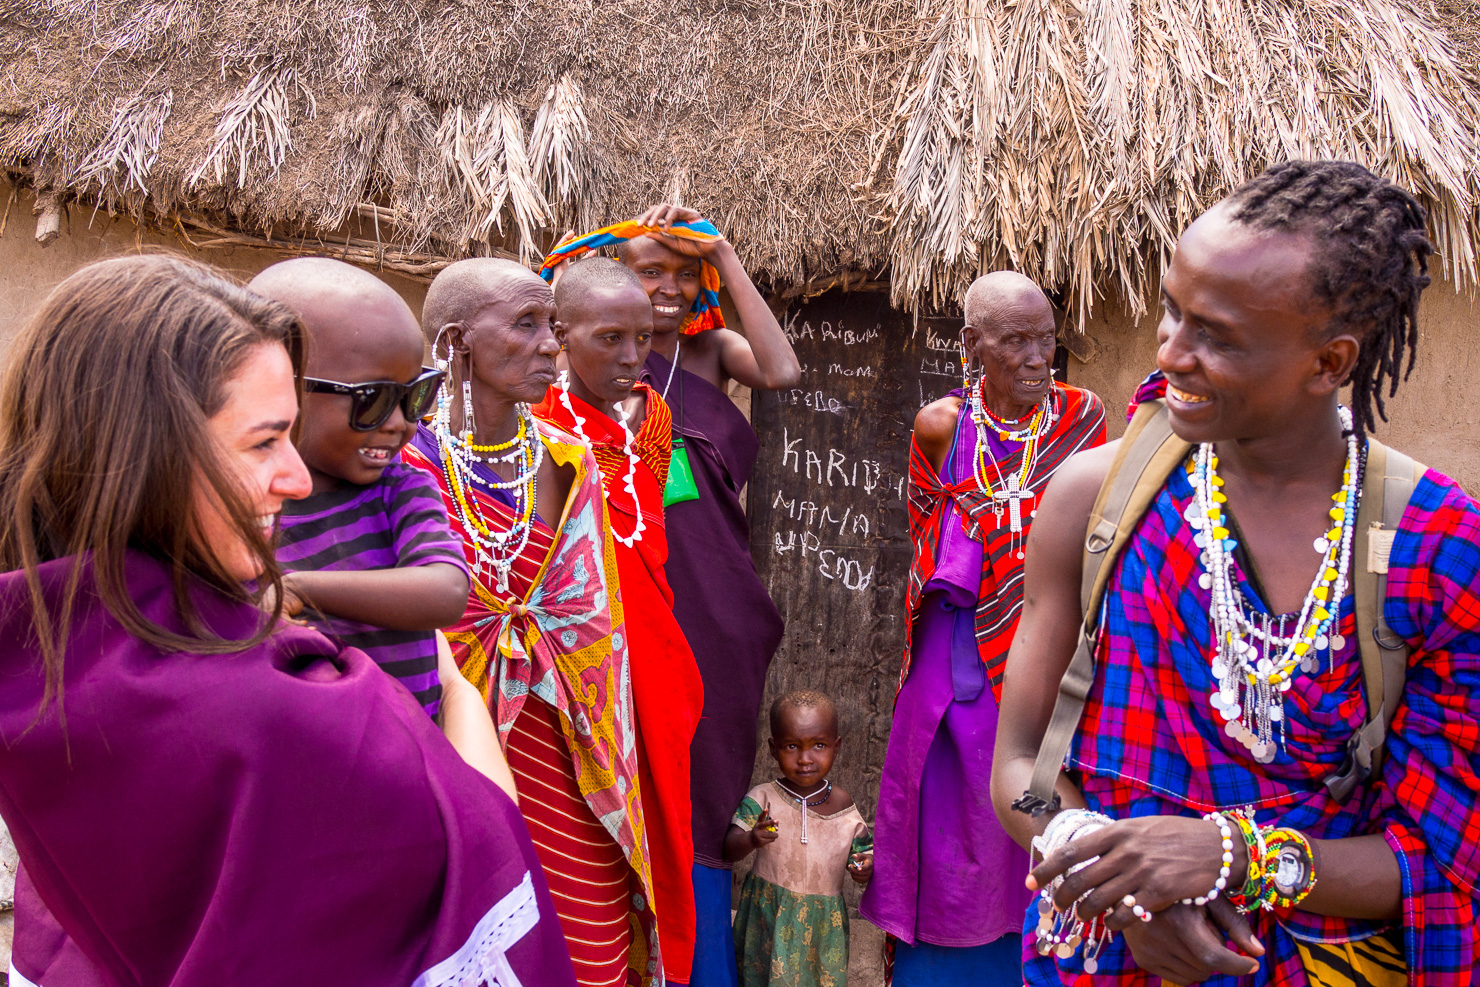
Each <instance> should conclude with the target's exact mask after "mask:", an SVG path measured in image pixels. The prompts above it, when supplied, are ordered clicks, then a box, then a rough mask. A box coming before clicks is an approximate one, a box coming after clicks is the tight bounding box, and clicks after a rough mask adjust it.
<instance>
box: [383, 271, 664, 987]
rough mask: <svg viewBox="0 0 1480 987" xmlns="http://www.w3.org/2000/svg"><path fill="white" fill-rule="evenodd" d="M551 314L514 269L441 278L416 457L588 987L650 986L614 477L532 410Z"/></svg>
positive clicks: (483, 677) (463, 632)
mask: <svg viewBox="0 0 1480 987" xmlns="http://www.w3.org/2000/svg"><path fill="white" fill-rule="evenodd" d="M553 314H554V298H553V297H552V295H551V293H550V289H549V287H548V286H547V285H546V284H545V283H544V282H543V281H541V280H540V279H539V278H538V277H537V276H535V275H534V274H533V273H531V272H530V271H529V270H527V269H526V268H523V267H521V266H519V265H518V264H515V263H513V262H511V261H500V260H492V259H484V258H479V259H473V260H465V261H460V262H458V263H456V264H453V265H452V266H450V267H448V268H447V269H446V270H444V271H443V272H442V273H441V274H439V275H438V276H437V279H436V280H435V281H434V282H433V283H432V286H431V288H430V289H429V290H428V292H427V300H426V304H425V306H424V308H423V310H422V324H423V328H424V329H425V330H426V332H427V335H428V337H429V338H430V339H431V340H432V341H433V351H434V358H435V359H439V360H443V359H445V360H446V361H447V362H448V364H449V366H448V369H449V370H450V372H451V373H450V380H451V385H450V387H449V388H448V393H446V394H445V395H444V399H443V401H442V403H441V405H440V407H439V408H438V412H437V416H436V421H435V423H434V424H433V425H432V426H431V427H427V426H423V427H422V428H421V430H420V431H419V433H418V435H417V437H416V438H415V439H414V440H412V444H411V445H410V446H408V447H407V448H406V450H405V452H404V453H403V456H404V457H405V459H406V461H407V462H408V463H410V464H411V465H413V466H417V467H419V468H421V469H425V470H427V471H428V472H430V473H431V474H432V475H433V476H434V477H435V478H436V480H437V482H438V484H439V485H440V486H441V489H442V492H443V497H444V499H445V501H446V503H447V505H448V511H449V513H450V514H451V515H452V526H453V530H454V531H455V532H457V533H459V534H460V535H461V536H462V538H463V540H464V542H465V545H466V548H467V558H468V564H469V565H470V566H471V567H472V569H473V593H472V596H471V598H470V599H469V601H468V611H467V614H466V615H465V616H464V618H463V620H462V621H461V622H460V623H459V624H458V625H457V626H456V627H453V628H451V629H449V630H448V632H447V636H448V637H449V638H450V639H451V640H452V642H453V648H454V651H455V652H456V653H457V655H458V658H459V661H460V663H461V665H462V668H463V669H464V671H465V673H466V674H467V677H468V679H469V680H470V681H472V682H473V683H474V684H475V685H477V686H478V687H479V688H480V689H481V690H482V691H483V694H484V696H485V698H486V699H487V701H488V703H489V706H490V707H491V708H492V709H493V712H494V721H495V723H497V725H498V729H499V732H500V735H501V736H502V737H503V740H504V744H505V747H506V750H507V752H508V757H509V766H510V767H511V768H512V769H513V771H514V776H515V778H516V779H517V782H518V787H519V808H520V811H522V812H523V813H524V818H525V821H526V822H527V823H528V824H529V830H530V833H531V835H532V836H533V837H534V841H535V846H536V847H537V848H538V850H539V854H540V860H541V862H542V863H543V864H544V865H545V873H546V875H547V876H548V878H549V881H550V890H551V893H552V894H553V895H554V898H555V907H556V910H557V911H558V912H559V914H560V921H561V924H562V925H563V926H564V929H565V935H566V941H567V943H568V944H569V946H570V952H571V959H572V960H573V961H574V962H575V968H576V976H577V979H578V980H579V981H580V982H581V983H582V984H588V985H592V987H607V985H612V984H625V983H627V982H628V971H629V968H630V969H631V971H632V972H633V974H634V976H635V977H636V978H638V979H639V980H640V982H641V983H648V982H649V981H651V980H652V979H653V978H654V977H657V976H660V975H661V974H660V971H661V969H662V967H661V963H660V958H659V955H658V950H657V938H656V935H655V933H654V924H653V917H652V916H653V912H652V905H651V901H652V885H651V878H650V873H649V868H648V845H647V840H646V837H645V835H644V828H643V815H642V806H643V801H642V797H641V795H640V791H641V786H640V784H639V781H638V767H637V747H636V735H635V730H634V727H633V722H632V705H631V696H630V680H629V675H628V667H627V642H626V635H625V633H624V631H623V628H622V622H623V621H622V616H623V607H622V603H621V594H620V592H619V588H618V581H617V571H616V560H615V557H614V555H613V550H612V544H611V541H610V540H609V538H608V535H607V532H608V527H607V522H606V519H605V506H604V502H603V500H602V495H601V481H600V474H599V473H598V471H597V466H596V462H595V460H594V459H592V458H591V454H590V453H589V452H588V451H587V450H586V449H584V448H583V447H582V446H581V444H580V443H579V442H578V441H577V440H576V439H574V438H573V437H571V436H569V435H567V434H565V433H563V432H560V431H558V430H556V429H553V428H551V427H550V426H548V425H545V424H543V423H541V422H539V421H538V420H537V419H535V417H534V415H533V414H532V413H531V411H530V403H532V402H535V401H538V400H539V399H540V398H541V397H542V396H543V395H544V393H545V389H546V388H547V387H548V386H549V385H550V384H551V383H552V382H553V381H554V380H555V354H556V353H557V352H559V347H558V345H557V344H556V342H555V337H554V336H553V335H552V334H551V331H550V322H551V318H552V316H553Z"/></svg>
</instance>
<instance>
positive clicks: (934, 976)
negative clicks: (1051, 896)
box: [893, 936, 1023, 987]
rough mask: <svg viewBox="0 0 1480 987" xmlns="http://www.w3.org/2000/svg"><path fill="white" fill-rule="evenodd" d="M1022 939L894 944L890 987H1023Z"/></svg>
mask: <svg viewBox="0 0 1480 987" xmlns="http://www.w3.org/2000/svg"><path fill="white" fill-rule="evenodd" d="M1022 984H1023V937H1022V936H1003V937H1002V938H1001V939H996V940H993V941H992V942H989V943H987V944H986V945H983V946H964V947H962V946H933V945H931V944H930V943H928V942H917V943H915V945H913V946H911V945H909V944H908V943H905V942H902V941H899V940H896V941H895V944H894V982H893V987H1022Z"/></svg>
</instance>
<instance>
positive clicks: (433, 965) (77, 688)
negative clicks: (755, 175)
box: [0, 553, 575, 987]
mask: <svg viewBox="0 0 1480 987" xmlns="http://www.w3.org/2000/svg"><path fill="white" fill-rule="evenodd" d="M71 563H72V560H70V559H68V560H61V561H57V562H51V563H47V564H46V565H43V566H42V567H41V576H42V580H43V583H44V585H45V592H46V595H47V597H48V599H49V600H52V601H54V600H55V599H56V598H57V597H58V595H59V593H60V591H61V587H62V584H63V580H64V579H65V578H66V575H67V572H68V571H69V569H70V566H71ZM127 580H128V586H129V591H130V593H131V594H132V596H133V598H134V600H135V601H136V602H137V603H138V606H139V609H140V610H141V611H142V613H143V614H144V616H145V617H146V618H149V619H151V620H154V621H156V622H159V623H161V624H163V625H165V626H172V627H175V628H177V629H178V628H179V627H180V621H179V618H178V616H177V614H176V612H175V607H174V605H173V601H172V594H171V590H170V572H169V569H168V568H167V567H166V566H165V565H164V564H162V563H160V562H158V561H156V560H154V559H152V558H150V557H148V556H145V555H143V554H142V553H135V554H132V555H131V556H130V558H129V560H128V563H127ZM88 582H89V576H88V575H87V574H84V577H83V584H84V587H86V586H87V585H88ZM196 599H197V600H198V601H199V605H200V609H201V613H202V615H203V617H204V618H205V620H206V622H207V624H208V626H210V627H211V628H212V629H213V630H215V631H216V632H217V633H219V634H222V635H229V636H232V637H244V636H246V635H247V634H248V633H249V632H250V630H251V628H252V627H253V626H254V621H257V620H260V619H261V617H260V615H259V614H258V613H257V612H256V611H255V609H254V608H252V607H250V606H248V605H243V604H238V603H233V602H230V601H228V600H226V599H225V598H223V597H221V596H219V595H217V594H215V593H213V592H211V591H209V590H207V589H204V588H201V589H199V590H198V591H197V592H196ZM53 612H55V611H53ZM0 641H4V642H5V651H4V652H3V658H0V740H3V746H0V814H3V815H4V817H5V821H6V823H7V824H8V825H9V826H10V831H11V833H12V834H13V835H14V837H15V842H16V847H17V849H18V850H19V851H20V857H21V864H22V867H23V868H24V871H25V875H26V880H24V881H22V882H21V885H20V894H19V901H18V907H17V917H16V926H17V936H16V950H15V954H14V957H13V963H14V966H15V969H16V971H17V972H19V973H20V974H21V975H22V976H24V977H25V978H26V979H28V980H30V981H31V982H33V983H37V984H40V985H41V987H73V985H82V984H87V985H94V984H100V985H130V987H132V985H149V987H156V985H170V987H186V985H196V984H199V985H212V987H216V985H224V984H243V985H253V987H256V985H260V984H304V985H308V984H313V985H323V984H354V985H356V987H374V985H385V987H412V985H415V987H438V985H452V984H457V985H459V987H472V985H478V984H490V985H492V984H498V985H500V987H503V985H511V984H514V983H516V981H515V980H514V979H511V978H510V975H511V974H512V975H513V976H514V977H517V983H518V984H521V985H522V987H544V985H551V987H554V985H560V987H568V985H573V984H574V983H575V978H574V974H573V973H572V969H571V964H570V958H569V956H568V954H567V952H566V948H565V942H564V938H563V936H562V935H561V932H560V926H559V923H558V920H557V919H556V916H555V910H554V906H553V905H552V903H551V901H550V895H549V891H548V889H547V888H546V886H545V881H544V877H543V874H542V873H541V871H540V866H539V864H538V862H537V860H536V857H535V853H534V848H533V846H532V844H531V843H530V840H529V836H528V833H527V832H526V830H525V828H524V824H523V822H522V821H521V820H520V817H519V813H518V810H517V809H516V808H515V806H514V804H513V802H511V801H510V800H509V798H508V797H507V796H505V795H504V794H503V792H501V791H500V790H499V789H498V788H497V787H496V786H495V785H494V784H493V783H492V782H491V781H489V780H487V779H486V778H484V777H483V776H482V775H480V774H479V773H478V772H476V771H474V770H473V769H472V768H470V767H468V766H467V765H466V764H465V763H464V762H463V761H462V759H461V758H460V757H459V756H458V754H457V753H456V752H455V751H454V750H453V749H452V747H451V745H449V744H448V743H447V741H446V740H445V739H444V738H443V737H442V735H441V734H440V733H439V732H438V731H437V729H436V727H435V726H434V725H433V724H432V722H431V721H430V720H429V719H428V718H427V716H426V714H425V713H423V712H422V711H421V709H420V708H419V707H418V706H417V705H416V702H415V700H414V699H413V698H412V696H411V693H409V692H407V691H406V689H405V687H404V686H402V685H401V684H400V683H398V682H397V681H396V680H395V679H393V678H391V677H390V676H389V675H386V674H385V673H384V672H383V671H381V670H380V669H379V668H378V667H377V666H376V665H375V663H374V662H373V661H372V660H371V659H370V658H368V657H367V656H366V655H365V654H364V653H363V652H360V651H357V650H355V649H352V648H351V649H346V650H344V651H342V652H341V651H339V650H338V649H337V648H336V646H334V645H333V644H331V643H330V642H329V640H328V639H327V638H325V637H324V636H322V635H321V634H319V633H318V632H317V631H314V630H311V629H308V628H303V627H285V628H284V629H283V630H282V631H281V632H279V633H278V634H276V635H274V636H273V637H272V638H271V639H270V640H268V641H267V642H266V643H264V644H262V645H260V646H258V647H256V648H253V649H250V650H248V651H243V652H239V653H236V654H227V655H197V654H167V653H161V652H160V650H159V649H158V648H155V647H152V646H150V645H147V644H144V643H143V642H141V641H139V640H138V639H137V638H135V637H133V636H131V635H130V634H129V633H128V632H127V631H126V630H125V629H124V628H123V627H122V626H121V625H120V624H119V623H118V621H117V620H115V619H114V618H113V616H112V615H111V614H110V613H109V612H108V611H107V610H106V609H105V608H104V607H103V606H102V605H101V603H100V602H99V601H98V600H97V599H96V597H94V596H89V595H86V594H84V595H83V596H81V597H80V598H79V600H78V606H77V611H76V616H75V618H74V619H73V621H72V625H71V635H70V638H69V640H68V644H67V652H66V660H65V667H66V673H65V674H66V695H65V714H66V721H65V728H64V727H63V725H62V723H61V721H60V719H59V717H58V707H57V704H56V703H52V704H51V705H50V706H48V708H47V710H46V712H45V714H44V715H42V716H41V717H40V718H39V719H37V717H36V711H37V709H38V707H39V705H40V702H41V691H42V684H43V677H42V672H41V663H40V658H39V651H38V648H37V646H36V644H35V640H34V635H33V633H32V627H31V616H30V606H29V605H28V603H27V600H26V590H25V579H24V576H23V574H21V573H19V572H11V573H5V574H3V575H0ZM38 909H39V912H38ZM48 913H49V915H48ZM53 916H54V918H52V917H53ZM63 933H65V938H64V937H63V935H62V934H63ZM84 958H85V962H84Z"/></svg>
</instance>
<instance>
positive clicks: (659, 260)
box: [622, 236, 704, 335]
mask: <svg viewBox="0 0 1480 987" xmlns="http://www.w3.org/2000/svg"><path fill="white" fill-rule="evenodd" d="M622 263H624V264H626V265H627V267H628V268H629V269H630V270H631V271H632V273H634V274H636V275H637V277H638V279H639V280H641V281H642V287H643V290H644V291H646V292H647V293H648V298H649V299H650V300H651V301H652V303H653V332H654V333H656V334H658V335H663V334H666V333H670V332H676V331H677V330H679V329H680V328H682V327H683V324H684V320H685V319H687V318H688V316H689V313H690V312H691V311H693V308H694V301H695V300H696V299H697V298H698V297H699V288H700V278H701V275H702V272H703V270H704V262H703V261H701V260H700V259H699V258H697V257H688V256H685V255H684V254H681V253H678V252H677V251H674V250H670V249H668V248H667V247H666V246H664V245H663V244H662V243H661V242H659V241H658V240H656V239H654V238H653V237H650V236H643V237H637V238H636V239H633V240H629V241H627V243H626V244H624V245H623V249H622Z"/></svg>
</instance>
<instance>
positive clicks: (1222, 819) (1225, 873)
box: [1182, 812, 1233, 908]
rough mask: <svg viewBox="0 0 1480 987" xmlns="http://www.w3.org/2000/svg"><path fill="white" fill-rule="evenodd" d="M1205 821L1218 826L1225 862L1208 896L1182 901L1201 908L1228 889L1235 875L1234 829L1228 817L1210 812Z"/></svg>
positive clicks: (1219, 869)
mask: <svg viewBox="0 0 1480 987" xmlns="http://www.w3.org/2000/svg"><path fill="white" fill-rule="evenodd" d="M1203 819H1205V820H1207V821H1208V822H1210V823H1217V824H1218V834H1219V835H1220V836H1221V837H1222V838H1223V860H1222V864H1221V866H1219V868H1218V879H1217V880H1216V881H1214V882H1213V887H1212V889H1211V890H1209V891H1208V893H1207V894H1205V895H1200V896H1198V897H1196V898H1183V899H1182V904H1184V905H1196V906H1198V907H1199V908H1201V907H1202V906H1203V905H1206V904H1207V903H1208V902H1210V901H1212V900H1213V899H1214V898H1216V897H1218V895H1219V894H1221V893H1222V892H1223V891H1224V890H1226V889H1227V888H1228V879H1229V877H1230V876H1231V875H1232V873H1233V829H1232V828H1231V827H1230V826H1229V825H1228V816H1226V815H1224V814H1223V813H1221V812H1209V813H1208V814H1207V815H1205V816H1203Z"/></svg>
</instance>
